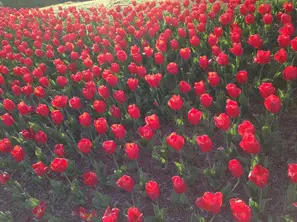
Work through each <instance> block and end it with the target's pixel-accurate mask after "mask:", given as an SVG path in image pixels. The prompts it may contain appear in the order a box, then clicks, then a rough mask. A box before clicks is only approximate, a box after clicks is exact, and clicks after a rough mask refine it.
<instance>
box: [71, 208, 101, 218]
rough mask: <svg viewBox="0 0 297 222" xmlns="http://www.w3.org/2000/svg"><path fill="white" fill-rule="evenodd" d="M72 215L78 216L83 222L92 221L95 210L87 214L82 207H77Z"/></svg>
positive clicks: (95, 213) (95, 214)
mask: <svg viewBox="0 0 297 222" xmlns="http://www.w3.org/2000/svg"><path fill="white" fill-rule="evenodd" d="M74 213H76V214H78V215H79V216H80V218H81V219H82V220H83V221H92V219H93V218H94V217H96V216H97V212H96V211H95V210H93V211H91V212H88V211H87V210H86V209H85V208H83V207H79V208H78V210H77V211H75V212H74Z"/></svg>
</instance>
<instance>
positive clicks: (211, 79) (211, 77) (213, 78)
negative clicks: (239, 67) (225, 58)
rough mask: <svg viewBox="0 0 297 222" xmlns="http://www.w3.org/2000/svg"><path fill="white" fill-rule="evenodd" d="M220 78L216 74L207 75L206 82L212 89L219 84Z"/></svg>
mask: <svg viewBox="0 0 297 222" xmlns="http://www.w3.org/2000/svg"><path fill="white" fill-rule="evenodd" d="M220 80H221V78H220V76H219V75H218V74H217V73H216V72H209V73H208V82H209V84H210V85H211V86H212V87H216V86H217V85H219V83H220Z"/></svg>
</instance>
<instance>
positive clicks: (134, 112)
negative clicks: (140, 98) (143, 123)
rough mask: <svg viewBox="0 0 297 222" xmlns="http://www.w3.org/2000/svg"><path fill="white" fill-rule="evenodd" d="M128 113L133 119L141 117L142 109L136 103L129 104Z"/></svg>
mask: <svg viewBox="0 0 297 222" xmlns="http://www.w3.org/2000/svg"><path fill="white" fill-rule="evenodd" d="M128 113H129V115H130V117H131V118H133V119H139V117H140V110H139V108H138V107H137V106H136V105H135V104H132V105H129V106H128Z"/></svg>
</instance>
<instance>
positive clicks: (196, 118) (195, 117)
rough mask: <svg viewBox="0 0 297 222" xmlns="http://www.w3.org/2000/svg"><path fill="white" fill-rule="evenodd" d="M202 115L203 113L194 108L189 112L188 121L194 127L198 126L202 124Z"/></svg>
mask: <svg viewBox="0 0 297 222" xmlns="http://www.w3.org/2000/svg"><path fill="white" fill-rule="evenodd" d="M202 115H203V113H202V112H201V111H199V110H198V109H195V108H192V109H190V111H189V112H188V121H189V122H190V123H191V124H193V125H197V124H199V123H200V121H201V119H202Z"/></svg>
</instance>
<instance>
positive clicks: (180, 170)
mask: <svg viewBox="0 0 297 222" xmlns="http://www.w3.org/2000/svg"><path fill="white" fill-rule="evenodd" d="M174 164H175V166H176V168H177V171H178V173H179V175H181V176H182V175H184V174H185V166H184V164H183V163H179V162H174Z"/></svg>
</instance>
